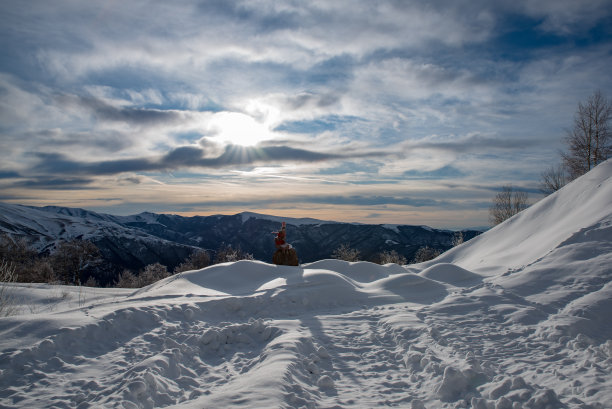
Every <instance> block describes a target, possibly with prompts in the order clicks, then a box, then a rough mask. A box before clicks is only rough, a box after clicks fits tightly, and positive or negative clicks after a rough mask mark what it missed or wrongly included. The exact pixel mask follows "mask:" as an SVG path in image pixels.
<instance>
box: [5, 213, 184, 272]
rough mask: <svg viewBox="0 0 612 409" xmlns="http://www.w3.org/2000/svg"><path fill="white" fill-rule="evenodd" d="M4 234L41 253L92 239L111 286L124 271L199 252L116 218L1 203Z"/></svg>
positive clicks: (172, 263) (170, 263) (175, 260)
mask: <svg viewBox="0 0 612 409" xmlns="http://www.w3.org/2000/svg"><path fill="white" fill-rule="evenodd" d="M0 232H3V233H5V234H8V235H10V236H11V237H15V238H24V239H25V240H26V241H27V243H28V244H29V246H30V247H32V248H34V249H36V250H37V251H38V252H39V253H41V254H46V253H51V252H53V250H54V249H55V248H56V247H57V245H58V244H59V242H61V241H69V240H73V239H79V240H89V241H91V242H92V243H94V244H95V245H96V246H97V247H98V249H99V250H100V252H101V253H102V256H103V257H104V259H105V261H106V264H107V266H106V267H107V268H106V269H105V274H107V275H108V276H107V277H97V278H98V280H99V281H100V282H101V283H108V282H111V281H112V280H113V279H114V276H116V275H117V274H118V273H119V272H121V271H122V270H123V269H125V268H127V269H134V270H137V269H140V268H142V267H144V266H146V265H147V264H152V263H155V262H160V263H162V264H164V265H166V266H169V267H174V266H175V265H177V264H178V263H180V262H181V261H182V260H184V259H185V258H187V257H189V255H190V254H191V253H192V252H193V251H194V250H195V248H194V247H193V246H189V245H186V244H181V243H176V242H173V241H169V240H165V239H163V238H160V237H156V236H154V235H151V234H148V233H147V232H146V231H143V230H140V229H135V228H132V227H129V226H125V225H123V224H121V223H120V222H118V221H117V220H115V218H114V216H111V215H104V214H98V213H95V212H90V211H87V210H83V209H72V208H66V207H42V208H34V207H28V206H20V205H9V204H5V203H0Z"/></svg>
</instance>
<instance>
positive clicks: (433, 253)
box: [412, 246, 442, 263]
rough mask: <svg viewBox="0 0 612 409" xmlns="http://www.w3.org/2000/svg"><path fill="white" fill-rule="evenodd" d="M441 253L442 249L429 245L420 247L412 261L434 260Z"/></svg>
mask: <svg viewBox="0 0 612 409" xmlns="http://www.w3.org/2000/svg"><path fill="white" fill-rule="evenodd" d="M440 254H442V252H441V251H440V250H438V249H435V248H432V247H429V246H424V247H421V248H419V249H418V250H417V252H416V253H414V259H413V260H412V262H413V263H423V262H425V261H429V260H433V259H434V258H436V257H438V256H439V255H440Z"/></svg>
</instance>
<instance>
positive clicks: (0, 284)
mask: <svg viewBox="0 0 612 409" xmlns="http://www.w3.org/2000/svg"><path fill="white" fill-rule="evenodd" d="M14 281H15V269H14V268H13V267H12V266H11V265H9V263H7V262H6V261H3V262H1V263H0V317H6V316H9V315H11V314H12V313H13V295H12V294H11V288H10V283H12V282H14Z"/></svg>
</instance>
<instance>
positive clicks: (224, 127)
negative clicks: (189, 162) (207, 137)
mask: <svg viewBox="0 0 612 409" xmlns="http://www.w3.org/2000/svg"><path fill="white" fill-rule="evenodd" d="M209 131H210V132H211V133H213V135H214V137H215V139H216V140H218V141H219V142H224V143H228V144H234V145H241V146H253V145H257V144H258V143H259V142H262V141H265V140H268V139H272V138H274V134H273V133H272V132H271V131H270V129H269V126H268V124H267V123H265V122H264V123H262V122H258V121H257V120H255V119H254V118H253V117H251V116H249V115H246V114H243V113H240V112H219V113H217V114H215V116H214V117H213V119H212V120H211V121H210V123H209Z"/></svg>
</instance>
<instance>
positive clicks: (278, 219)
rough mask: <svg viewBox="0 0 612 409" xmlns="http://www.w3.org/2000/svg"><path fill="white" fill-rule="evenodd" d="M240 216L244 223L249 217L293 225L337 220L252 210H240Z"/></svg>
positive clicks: (330, 222)
mask: <svg viewBox="0 0 612 409" xmlns="http://www.w3.org/2000/svg"><path fill="white" fill-rule="evenodd" d="M240 216H241V217H242V222H243V223H245V222H246V221H248V220H249V219H262V220H270V221H273V222H277V223H282V222H286V223H287V224H291V225H294V226H302V225H319V224H335V223H337V222H333V221H324V220H317V219H312V218H310V217H305V218H300V219H298V218H292V217H278V216H270V215H267V214H259V213H253V212H242V213H240Z"/></svg>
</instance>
